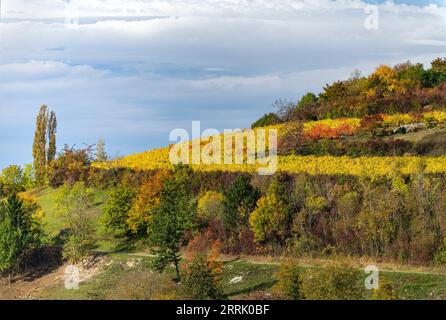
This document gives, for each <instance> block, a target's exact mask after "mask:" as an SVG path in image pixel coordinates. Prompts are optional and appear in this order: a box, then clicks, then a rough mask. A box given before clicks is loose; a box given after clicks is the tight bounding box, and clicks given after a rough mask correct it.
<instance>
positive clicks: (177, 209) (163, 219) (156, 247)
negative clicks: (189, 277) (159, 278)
mask: <svg viewBox="0 0 446 320" xmlns="http://www.w3.org/2000/svg"><path fill="white" fill-rule="evenodd" d="M189 181H190V171H189V169H188V168H187V167H184V166H178V167H177V168H176V172H175V175H174V177H173V178H172V179H170V180H166V181H165V182H164V187H163V190H162V191H161V194H160V204H159V206H157V207H156V208H154V209H153V213H152V219H151V220H150V222H149V239H150V242H151V244H152V246H153V249H152V251H153V253H154V254H155V255H156V258H155V260H154V261H153V267H154V269H156V270H158V271H163V270H164V269H165V268H166V267H167V266H168V265H169V264H171V263H173V264H174V266H175V270H176V275H177V279H178V281H180V271H179V263H180V258H181V255H180V249H181V243H180V241H181V240H182V238H183V236H184V232H185V231H186V230H188V229H190V228H191V227H192V225H193V219H194V215H195V210H196V206H195V203H194V201H193V195H192V192H191V190H190V189H189Z"/></svg>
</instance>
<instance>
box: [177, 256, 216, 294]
mask: <svg viewBox="0 0 446 320" xmlns="http://www.w3.org/2000/svg"><path fill="white" fill-rule="evenodd" d="M183 274H184V275H183V281H182V283H181V287H182V288H181V291H182V294H183V296H184V297H185V298H186V299H192V300H218V299H222V298H223V289H222V287H221V283H220V276H221V265H220V264H219V263H217V262H215V260H213V259H208V257H207V255H206V254H197V255H196V256H195V257H194V258H193V259H192V261H190V262H189V263H187V264H185V265H184V266H183Z"/></svg>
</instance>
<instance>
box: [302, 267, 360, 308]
mask: <svg viewBox="0 0 446 320" xmlns="http://www.w3.org/2000/svg"><path fill="white" fill-rule="evenodd" d="M361 279H362V277H361V272H360V271H359V270H356V269H354V268H352V267H351V266H348V265H346V264H340V265H335V266H329V267H323V268H320V269H316V268H314V269H309V270H307V271H306V272H305V273H303V279H302V285H301V289H302V294H303V296H304V297H305V299H308V300H358V299H362V298H363V297H364V290H363V288H362V287H361V281H360V280H361Z"/></svg>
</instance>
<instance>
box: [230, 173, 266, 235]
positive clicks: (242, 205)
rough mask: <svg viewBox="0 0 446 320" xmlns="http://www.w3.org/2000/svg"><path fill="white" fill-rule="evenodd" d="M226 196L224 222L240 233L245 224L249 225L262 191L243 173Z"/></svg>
mask: <svg viewBox="0 0 446 320" xmlns="http://www.w3.org/2000/svg"><path fill="white" fill-rule="evenodd" d="M224 196H225V199H224V206H225V212H224V215H223V223H224V225H225V227H226V228H227V229H229V230H231V231H234V232H236V233H238V232H239V231H240V230H241V228H242V227H243V226H246V225H248V219H249V215H250V214H251V212H252V211H253V210H254V209H255V207H256V203H257V200H258V199H259V198H260V191H259V190H258V189H256V188H254V187H253V186H252V185H251V183H250V181H249V178H248V177H247V176H244V175H241V176H238V177H237V179H236V180H235V181H234V183H233V184H232V185H231V186H230V188H229V189H228V190H227V191H226V192H225V193H224Z"/></svg>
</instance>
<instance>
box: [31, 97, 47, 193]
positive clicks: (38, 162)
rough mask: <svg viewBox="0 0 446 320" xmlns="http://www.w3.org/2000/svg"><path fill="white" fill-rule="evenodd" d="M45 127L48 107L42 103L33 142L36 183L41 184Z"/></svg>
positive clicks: (44, 156) (44, 162)
mask: <svg viewBox="0 0 446 320" xmlns="http://www.w3.org/2000/svg"><path fill="white" fill-rule="evenodd" d="M47 127H48V107H47V106H46V105H43V106H41V107H40V111H39V114H38V115H37V119H36V131H35V133H34V144H33V158H34V171H35V178H36V183H37V185H42V184H43V183H44V182H45V171H46V160H47V158H46V138H47Z"/></svg>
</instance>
